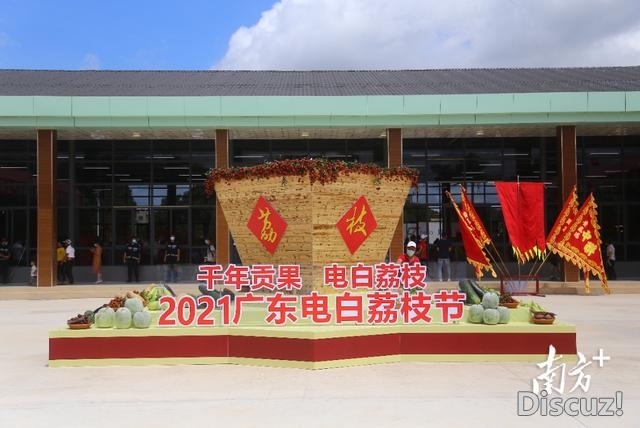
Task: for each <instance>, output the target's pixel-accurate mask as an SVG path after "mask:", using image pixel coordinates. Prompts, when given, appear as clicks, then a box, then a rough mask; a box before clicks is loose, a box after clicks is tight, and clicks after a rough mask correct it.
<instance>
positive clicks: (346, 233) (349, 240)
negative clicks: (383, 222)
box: [336, 196, 378, 254]
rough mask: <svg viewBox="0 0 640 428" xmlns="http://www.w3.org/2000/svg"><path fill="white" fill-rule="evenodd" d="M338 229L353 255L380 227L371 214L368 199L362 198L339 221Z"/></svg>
mask: <svg viewBox="0 0 640 428" xmlns="http://www.w3.org/2000/svg"><path fill="white" fill-rule="evenodd" d="M336 227H337V228H338V230H339V231H340V235H342V239H343V240H344V243H345V244H347V248H349V251H350V252H351V254H353V253H355V252H356V251H357V250H358V248H359V247H360V245H362V243H363V242H364V241H366V240H367V238H368V237H369V235H371V232H373V231H374V230H375V229H376V227H378V222H377V221H376V218H375V217H374V216H373V213H372V212H371V208H370V207H369V203H368V202H367V199H366V198H365V197H364V196H360V198H359V199H358V200H357V201H356V203H355V204H353V205H352V206H351V208H349V210H348V211H347V212H346V213H345V214H344V215H343V216H342V218H341V219H340V220H338V223H337V224H336Z"/></svg>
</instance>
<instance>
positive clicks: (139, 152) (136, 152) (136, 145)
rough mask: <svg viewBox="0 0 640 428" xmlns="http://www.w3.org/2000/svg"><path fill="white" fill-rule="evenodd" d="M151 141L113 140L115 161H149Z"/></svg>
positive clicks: (150, 157)
mask: <svg viewBox="0 0 640 428" xmlns="http://www.w3.org/2000/svg"><path fill="white" fill-rule="evenodd" d="M151 153H152V152H151V141H149V140H127V141H114V142H113V159H114V160H115V161H147V162H148V161H149V160H151V159H152V156H151Z"/></svg>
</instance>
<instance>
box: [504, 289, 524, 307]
mask: <svg viewBox="0 0 640 428" xmlns="http://www.w3.org/2000/svg"><path fill="white" fill-rule="evenodd" d="M519 304H520V302H519V301H517V300H516V299H514V298H513V296H512V295H511V293H508V292H506V291H503V292H502V293H500V306H505V307H507V308H509V309H515V308H517V307H518V305H519Z"/></svg>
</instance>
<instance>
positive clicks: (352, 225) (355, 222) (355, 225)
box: [347, 206, 367, 236]
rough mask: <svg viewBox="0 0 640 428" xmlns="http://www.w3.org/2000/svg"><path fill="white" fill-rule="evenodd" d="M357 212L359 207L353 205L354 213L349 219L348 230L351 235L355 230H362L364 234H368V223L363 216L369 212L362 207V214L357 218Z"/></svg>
mask: <svg viewBox="0 0 640 428" xmlns="http://www.w3.org/2000/svg"><path fill="white" fill-rule="evenodd" d="M357 212H358V207H357V206H355V207H353V215H352V216H351V218H348V219H347V222H348V223H349V224H348V226H347V232H349V235H353V234H354V233H355V232H360V233H362V234H363V235H364V236H367V223H365V222H364V221H363V220H362V218H363V217H364V216H365V215H366V214H367V210H366V209H365V208H364V207H362V210H361V211H360V215H359V216H358V218H357V219H356V213H357Z"/></svg>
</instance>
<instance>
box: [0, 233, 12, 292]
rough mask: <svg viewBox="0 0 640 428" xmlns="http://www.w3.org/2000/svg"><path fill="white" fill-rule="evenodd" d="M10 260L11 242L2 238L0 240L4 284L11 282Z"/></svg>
mask: <svg viewBox="0 0 640 428" xmlns="http://www.w3.org/2000/svg"><path fill="white" fill-rule="evenodd" d="M9 259H11V253H10V252H9V241H7V238H2V239H1V240H0V280H2V283H3V284H6V283H8V282H9Z"/></svg>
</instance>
